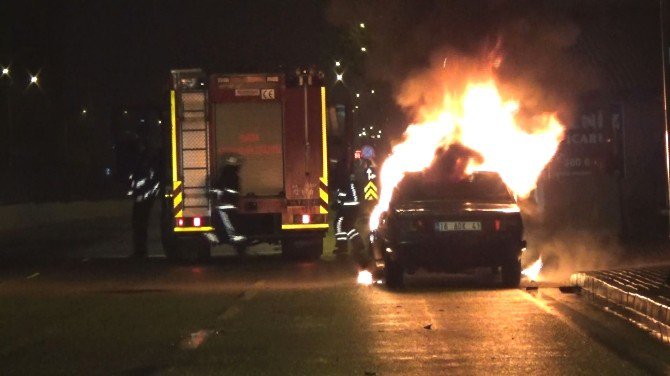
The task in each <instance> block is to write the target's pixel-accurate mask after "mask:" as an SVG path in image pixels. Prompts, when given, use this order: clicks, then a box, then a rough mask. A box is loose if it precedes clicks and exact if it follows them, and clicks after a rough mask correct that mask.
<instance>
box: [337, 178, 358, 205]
mask: <svg viewBox="0 0 670 376" xmlns="http://www.w3.org/2000/svg"><path fill="white" fill-rule="evenodd" d="M356 183H357V182H356V179H354V178H351V179H349V182H348V183H347V184H346V186H343V187H340V189H338V190H337V203H338V204H339V205H340V206H345V207H346V206H358V205H359V204H360V192H361V189H360V187H358V184H356Z"/></svg>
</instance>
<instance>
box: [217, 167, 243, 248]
mask: <svg viewBox="0 0 670 376" xmlns="http://www.w3.org/2000/svg"><path fill="white" fill-rule="evenodd" d="M241 162H242V161H241V158H240V156H238V155H234V154H231V155H226V156H224V166H223V168H222V169H221V174H220V175H219V178H218V180H217V181H216V183H215V184H214V189H212V192H213V193H214V194H215V195H216V198H217V204H216V209H217V211H218V216H217V217H215V219H214V221H213V222H214V227H215V229H216V233H217V236H218V238H219V241H225V242H228V243H230V244H233V245H235V246H237V247H238V251H239V249H243V245H244V244H245V243H246V241H247V238H246V237H245V236H243V235H240V234H238V232H237V229H236V227H239V226H237V224H238V222H239V215H238V211H237V205H238V203H239V200H240V175H239V170H240V165H241Z"/></svg>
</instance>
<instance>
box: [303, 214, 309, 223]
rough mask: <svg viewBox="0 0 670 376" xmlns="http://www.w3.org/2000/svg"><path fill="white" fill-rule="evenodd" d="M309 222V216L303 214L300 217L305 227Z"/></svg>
mask: <svg viewBox="0 0 670 376" xmlns="http://www.w3.org/2000/svg"><path fill="white" fill-rule="evenodd" d="M309 222H311V218H310V217H309V214H303V215H302V223H303V224H304V225H306V224H308V223H309Z"/></svg>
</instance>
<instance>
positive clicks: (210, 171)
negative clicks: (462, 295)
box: [161, 69, 329, 259]
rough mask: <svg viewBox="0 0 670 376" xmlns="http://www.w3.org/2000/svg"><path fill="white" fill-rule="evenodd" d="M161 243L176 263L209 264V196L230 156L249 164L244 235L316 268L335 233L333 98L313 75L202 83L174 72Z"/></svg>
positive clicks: (212, 77) (198, 73) (191, 73)
mask: <svg viewBox="0 0 670 376" xmlns="http://www.w3.org/2000/svg"><path fill="white" fill-rule="evenodd" d="M171 73H172V75H171V76H172V77H171V90H170V121H169V132H166V141H167V145H169V147H167V148H166V149H167V150H166V154H167V155H166V157H167V158H166V161H168V163H166V165H167V166H166V169H167V171H166V176H167V177H168V178H167V179H166V180H167V183H166V191H165V195H164V200H163V209H164V210H163V215H162V222H161V227H162V235H163V236H162V240H163V246H164V249H165V253H166V255H167V256H168V257H170V258H177V259H184V258H186V259H192V258H204V257H208V256H209V254H210V247H211V245H210V244H211V243H210V242H209V241H207V240H206V234H208V233H214V227H213V221H212V218H213V216H215V215H216V210H217V209H216V207H215V198H214V197H213V196H212V195H211V194H210V190H211V188H212V186H211V185H212V183H213V182H214V181H216V179H217V176H218V174H219V171H220V170H221V168H222V166H223V163H224V161H223V159H224V157H225V156H226V155H229V154H230V153H235V154H238V155H240V156H241V157H242V161H243V162H242V166H241V168H240V173H239V175H240V186H241V191H240V202H239V205H238V207H239V219H240V220H239V224H236V226H237V227H238V231H239V233H241V234H244V235H245V236H246V237H247V239H248V242H247V243H246V244H245V246H246V245H250V244H258V243H263V242H265V243H272V244H278V243H279V244H281V246H282V253H283V254H285V255H288V256H292V257H307V258H318V257H319V256H320V255H321V254H322V251H323V237H324V235H325V233H326V232H327V230H328V200H329V197H328V150H327V145H328V142H327V137H328V135H327V108H326V90H325V87H323V85H322V84H321V83H320V80H319V79H318V77H317V76H316V75H314V74H313V72H308V71H298V72H296V75H295V76H287V75H284V74H274V73H269V74H268V73H263V74H218V73H217V74H209V75H207V74H205V72H203V71H202V70H201V69H184V70H173V71H172V72H171Z"/></svg>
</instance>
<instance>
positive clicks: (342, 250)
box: [333, 240, 349, 256]
mask: <svg viewBox="0 0 670 376" xmlns="http://www.w3.org/2000/svg"><path fill="white" fill-rule="evenodd" d="M348 252H349V245H348V244H347V241H346V240H337V241H336V242H335V250H334V251H333V254H334V255H336V256H343V255H346V254H347V253H348Z"/></svg>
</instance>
